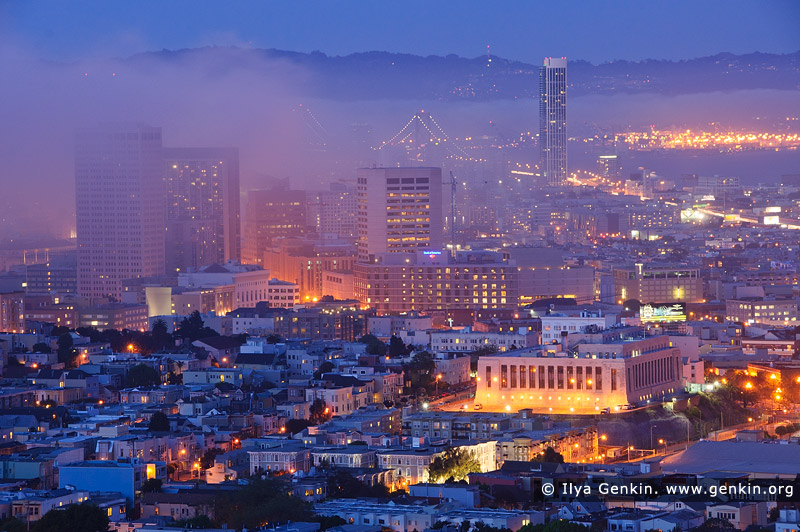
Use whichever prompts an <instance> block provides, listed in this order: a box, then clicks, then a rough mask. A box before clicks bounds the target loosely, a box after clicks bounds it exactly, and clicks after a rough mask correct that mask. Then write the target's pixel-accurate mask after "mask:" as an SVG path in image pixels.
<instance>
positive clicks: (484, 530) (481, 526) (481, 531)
mask: <svg viewBox="0 0 800 532" xmlns="http://www.w3.org/2000/svg"><path fill="white" fill-rule="evenodd" d="M474 530H475V532H511V529H510V528H505V527H503V528H497V527H494V526H490V525H487V524H486V523H484V522H483V521H478V522H477V523H475V527H474Z"/></svg>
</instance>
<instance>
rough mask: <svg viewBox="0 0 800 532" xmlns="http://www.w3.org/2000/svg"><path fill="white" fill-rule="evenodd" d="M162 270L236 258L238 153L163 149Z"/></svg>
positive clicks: (238, 248) (238, 250) (238, 245)
mask: <svg viewBox="0 0 800 532" xmlns="http://www.w3.org/2000/svg"><path fill="white" fill-rule="evenodd" d="M163 152H164V161H165V166H166V170H165V172H166V173H165V177H164V182H165V189H166V190H165V191H166V195H167V201H166V205H167V251H166V256H167V268H168V270H169V271H176V270H179V271H186V270H187V269H189V268H194V269H198V268H201V267H203V266H208V265H210V264H214V263H219V264H222V263H224V262H226V261H229V260H239V259H240V258H241V233H240V219H239V150H238V149H237V148H164V150H163Z"/></svg>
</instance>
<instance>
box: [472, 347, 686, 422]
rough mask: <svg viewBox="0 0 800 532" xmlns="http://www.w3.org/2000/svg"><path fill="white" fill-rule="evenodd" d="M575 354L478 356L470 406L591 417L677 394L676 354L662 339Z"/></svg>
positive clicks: (582, 349) (580, 350) (534, 351)
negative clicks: (476, 379) (476, 382)
mask: <svg viewBox="0 0 800 532" xmlns="http://www.w3.org/2000/svg"><path fill="white" fill-rule="evenodd" d="M577 348H578V349H577V353H576V355H575V356H567V354H566V353H565V352H563V351H560V350H559V349H557V348H555V349H554V348H533V349H525V350H518V351H511V352H507V353H503V354H499V355H489V356H482V357H481V358H480V359H479V360H478V388H477V391H476V394H475V402H476V403H477V404H482V405H483V408H484V409H486V410H493V411H517V410H520V409H523V408H530V409H533V410H534V411H535V412H553V413H572V412H575V413H595V412H599V411H602V410H604V409H609V410H610V411H615V410H616V409H617V408H622V407H624V406H625V405H628V404H630V403H640V402H647V401H649V400H659V401H660V400H662V399H663V398H665V397H666V396H668V394H672V393H675V392H677V391H679V390H682V389H683V387H682V384H681V375H682V364H681V357H680V350H679V349H678V348H677V347H673V346H672V344H671V342H670V340H669V337H668V336H654V337H649V338H638V339H631V340H618V341H610V342H606V343H587V344H578V346H577Z"/></svg>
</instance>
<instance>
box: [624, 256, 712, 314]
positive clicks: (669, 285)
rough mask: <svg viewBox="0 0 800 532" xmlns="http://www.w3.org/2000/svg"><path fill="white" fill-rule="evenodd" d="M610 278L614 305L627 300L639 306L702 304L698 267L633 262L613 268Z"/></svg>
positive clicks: (701, 286) (701, 285)
mask: <svg viewBox="0 0 800 532" xmlns="http://www.w3.org/2000/svg"><path fill="white" fill-rule="evenodd" d="M613 276H614V299H615V302H616V303H618V304H622V303H623V302H625V301H627V300H629V299H636V300H638V301H640V302H641V303H661V302H671V301H681V302H686V303H702V302H703V301H704V298H703V279H702V278H701V277H700V270H699V269H698V268H685V267H681V266H677V267H674V268H673V267H650V266H646V265H644V264H642V263H637V264H635V265H634V266H633V268H614V272H613Z"/></svg>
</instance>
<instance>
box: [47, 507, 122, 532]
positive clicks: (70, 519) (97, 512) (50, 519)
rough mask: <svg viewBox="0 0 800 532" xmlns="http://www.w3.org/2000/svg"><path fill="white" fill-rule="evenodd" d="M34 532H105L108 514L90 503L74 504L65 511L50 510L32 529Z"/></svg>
mask: <svg viewBox="0 0 800 532" xmlns="http://www.w3.org/2000/svg"><path fill="white" fill-rule="evenodd" d="M31 530H32V531H33V532H64V531H65V530H69V532H105V531H107V530H108V516H107V515H106V512H104V511H103V510H101V509H100V508H98V507H97V506H95V505H93V504H89V503H83V504H72V505H70V506H68V507H66V508H64V509H60V508H59V509H55V510H50V511H49V512H47V513H46V514H44V515H43V516H42V518H41V519H39V520H38V521H36V523H35V524H34V525H33V526H32V527H31Z"/></svg>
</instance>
